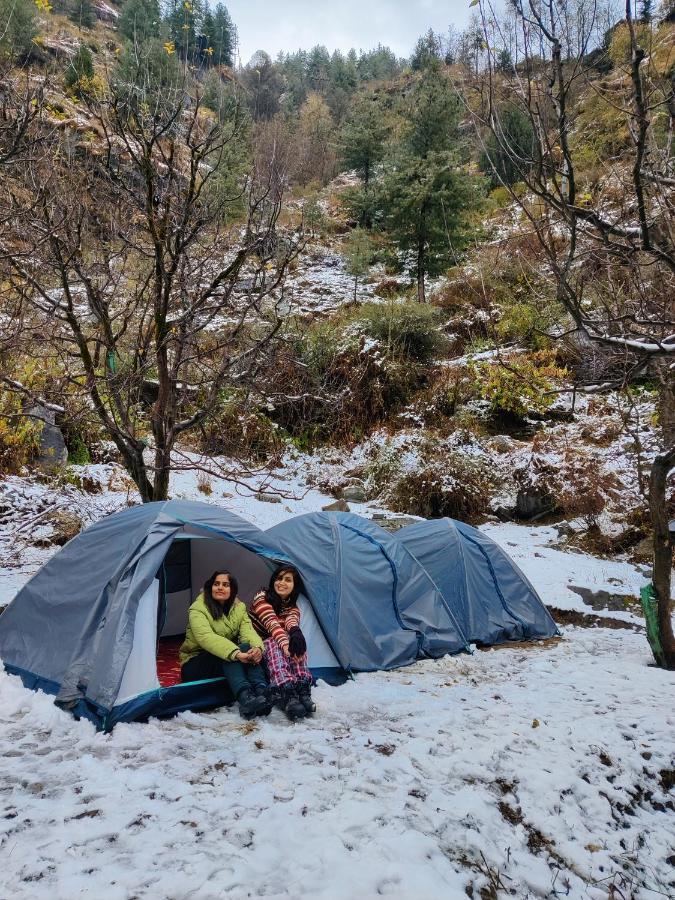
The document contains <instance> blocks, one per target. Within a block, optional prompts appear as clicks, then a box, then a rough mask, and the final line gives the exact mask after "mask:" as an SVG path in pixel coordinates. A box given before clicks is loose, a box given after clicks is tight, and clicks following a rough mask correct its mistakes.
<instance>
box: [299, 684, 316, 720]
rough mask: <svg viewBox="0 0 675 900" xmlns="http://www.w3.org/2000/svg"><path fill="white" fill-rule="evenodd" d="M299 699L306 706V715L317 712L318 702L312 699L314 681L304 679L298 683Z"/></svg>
mask: <svg viewBox="0 0 675 900" xmlns="http://www.w3.org/2000/svg"><path fill="white" fill-rule="evenodd" d="M298 699H299V700H300V702H301V703H302V705H303V706H304V707H305V715H306V716H311V715H312V714H313V713H315V712H316V703H315V702H314V701H313V700H312V682H311V681H302V682H300V684H299V685H298Z"/></svg>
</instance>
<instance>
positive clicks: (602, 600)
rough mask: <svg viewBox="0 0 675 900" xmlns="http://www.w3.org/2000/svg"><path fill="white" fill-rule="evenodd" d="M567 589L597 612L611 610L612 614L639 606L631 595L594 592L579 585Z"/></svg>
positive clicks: (638, 602) (602, 591)
mask: <svg viewBox="0 0 675 900" xmlns="http://www.w3.org/2000/svg"><path fill="white" fill-rule="evenodd" d="M567 587H568V588H569V589H570V591H574V593H575V594H578V595H579V596H580V597H581V599H582V600H583V601H584V603H586V604H587V605H588V606H590V607H592V609H595V610H599V611H600V610H605V609H611V610H613V611H614V612H618V611H622V612H626V611H630V610H631V607H636V606H639V605H640V600H639V598H638V597H635V596H633V595H632V594H610V592H609V591H604V590H598V591H594V590H591V588H588V587H584V586H581V585H579V586H578V585H576V584H568V585H567Z"/></svg>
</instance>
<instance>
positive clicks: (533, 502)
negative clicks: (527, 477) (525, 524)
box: [516, 484, 555, 519]
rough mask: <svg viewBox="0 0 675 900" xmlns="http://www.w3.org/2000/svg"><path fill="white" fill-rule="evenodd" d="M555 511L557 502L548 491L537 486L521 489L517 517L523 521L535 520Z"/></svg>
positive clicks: (531, 485) (517, 499) (527, 486)
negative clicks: (536, 517)
mask: <svg viewBox="0 0 675 900" xmlns="http://www.w3.org/2000/svg"><path fill="white" fill-rule="evenodd" d="M554 510H555V501H554V499H553V498H552V497H551V495H550V494H549V493H548V491H546V490H544V489H543V488H541V487H539V486H538V485H536V484H529V485H525V486H524V487H521V489H520V490H519V491H518V496H517V497H516V515H517V516H518V517H519V518H521V519H534V518H535V516H542V515H546V513H550V512H553V511H554Z"/></svg>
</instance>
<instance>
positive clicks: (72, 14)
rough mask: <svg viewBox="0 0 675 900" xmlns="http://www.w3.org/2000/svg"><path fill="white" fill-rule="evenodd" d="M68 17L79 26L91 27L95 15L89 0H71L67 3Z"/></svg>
mask: <svg viewBox="0 0 675 900" xmlns="http://www.w3.org/2000/svg"><path fill="white" fill-rule="evenodd" d="M68 18H69V19H70V21H71V22H74V23H75V24H76V25H78V26H79V27H80V28H92V27H93V25H94V23H95V21H96V15H95V14H94V6H93V4H92V2H91V0H72V2H70V3H69V4H68Z"/></svg>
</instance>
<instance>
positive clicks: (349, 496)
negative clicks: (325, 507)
mask: <svg viewBox="0 0 675 900" xmlns="http://www.w3.org/2000/svg"><path fill="white" fill-rule="evenodd" d="M342 496H343V497H344V499H345V500H351V501H352V503H363V502H364V501H365V499H366V486H365V485H364V484H363V482H362V481H353V482H352V483H351V484H348V485H347V487H345V488H343V489H342Z"/></svg>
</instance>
